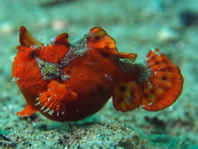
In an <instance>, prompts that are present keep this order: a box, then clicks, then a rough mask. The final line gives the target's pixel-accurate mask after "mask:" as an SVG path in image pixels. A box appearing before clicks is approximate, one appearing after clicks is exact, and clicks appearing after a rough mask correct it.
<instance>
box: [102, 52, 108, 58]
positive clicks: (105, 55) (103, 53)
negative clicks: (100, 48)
mask: <svg viewBox="0 0 198 149" xmlns="http://www.w3.org/2000/svg"><path fill="white" fill-rule="evenodd" d="M101 55H102V57H104V58H107V57H108V56H109V54H108V53H106V52H101Z"/></svg>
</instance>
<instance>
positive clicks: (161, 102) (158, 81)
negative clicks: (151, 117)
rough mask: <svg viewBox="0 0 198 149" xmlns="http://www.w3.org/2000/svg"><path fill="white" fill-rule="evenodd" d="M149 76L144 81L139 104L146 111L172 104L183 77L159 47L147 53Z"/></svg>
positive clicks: (178, 92) (179, 90)
mask: <svg viewBox="0 0 198 149" xmlns="http://www.w3.org/2000/svg"><path fill="white" fill-rule="evenodd" d="M147 58H148V60H147V68H148V70H149V71H150V75H149V78H148V79H147V80H146V81H145V82H144V87H143V92H144V96H143V98H142V101H141V105H142V106H143V108H144V109H146V110H148V111H158V110H161V109H164V108H166V107H168V106H170V105H171V104H173V103H174V102H175V101H176V99H177V98H178V96H179V95H180V93H181V91H182V84H183V77H182V75H181V73H180V70H179V68H178V67H177V66H176V65H174V64H173V63H172V62H171V60H170V59H169V58H168V57H167V56H166V55H165V54H163V53H159V49H155V51H150V52H149V54H148V55H147Z"/></svg>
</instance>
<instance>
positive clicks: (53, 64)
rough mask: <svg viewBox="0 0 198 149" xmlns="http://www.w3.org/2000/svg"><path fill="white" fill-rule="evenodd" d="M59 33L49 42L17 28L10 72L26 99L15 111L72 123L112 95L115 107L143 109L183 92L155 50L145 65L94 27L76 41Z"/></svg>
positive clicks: (178, 76) (158, 106) (157, 107)
mask: <svg viewBox="0 0 198 149" xmlns="http://www.w3.org/2000/svg"><path fill="white" fill-rule="evenodd" d="M68 37H69V35H68V34H67V33H62V34H60V35H58V36H57V37H56V38H55V39H53V41H51V42H50V44H47V45H45V44H43V43H41V42H39V41H38V40H36V39H35V38H34V37H33V36H32V35H31V34H30V32H29V31H28V30H27V29H26V28H25V27H24V26H22V27H21V28H20V34H19V42H20V45H19V46H17V50H18V52H17V55H16V56H15V58H14V62H13V67H12V76H13V78H14V79H15V81H16V84H17V85H18V87H19V89H20V91H21V93H22V94H23V96H24V98H25V100H26V107H25V108H24V109H23V110H22V111H20V112H17V115H19V116H20V117H29V116H31V115H32V114H34V113H36V112H40V113H42V114H43V115H44V116H45V117H47V118H49V119H51V120H55V121H76V120H81V119H83V118H85V117H87V116H90V115H92V114H94V113H96V112H97V111H98V110H100V109H101V108H102V107H103V106H104V105H105V103H106V102H107V101H108V99H110V98H111V97H112V100H113V106H114V107H115V109H116V110H119V111H123V112H126V111H132V110H134V109H135V108H137V107H142V108H144V109H146V110H148V111H159V110H162V109H164V108H166V107H168V106H170V105H171V104H173V103H174V102H175V101H176V99H177V98H178V96H179V95H180V93H181V91H182V85H183V77H182V74H181V73H180V70H179V68H178V67H177V66H176V65H174V64H173V63H172V62H171V60H170V59H169V58H168V57H167V56H166V55H165V54H163V53H161V52H160V50H159V49H153V50H151V51H150V52H149V53H148V55H147V58H146V61H145V64H144V65H141V64H135V63H134V61H135V59H136V56H137V55H136V54H133V53H122V52H118V49H117V48H116V42H115V40H114V39H113V38H112V37H111V36H109V35H108V34H107V33H106V32H105V31H104V30H103V29H102V28H99V27H94V28H92V29H91V30H90V31H89V32H88V33H87V34H85V35H84V36H83V37H82V38H81V39H79V40H78V41H76V42H75V43H72V44H71V43H70V42H69V41H68Z"/></svg>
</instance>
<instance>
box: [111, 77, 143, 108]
mask: <svg viewBox="0 0 198 149" xmlns="http://www.w3.org/2000/svg"><path fill="white" fill-rule="evenodd" d="M112 95H113V105H114V107H115V109H117V110H119V111H122V112H126V111H132V110H134V109H135V108H137V107H138V106H139V105H140V102H141V98H142V88H141V86H140V85H139V84H138V83H137V82H133V81H129V82H124V83H120V84H118V85H116V86H115V87H114V88H113V90H112Z"/></svg>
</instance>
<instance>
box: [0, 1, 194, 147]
mask: <svg viewBox="0 0 198 149" xmlns="http://www.w3.org/2000/svg"><path fill="white" fill-rule="evenodd" d="M197 8H198V3H197V0H189V1H186V0H174V1H172V0H158V1H157V0H34V1H30V0H29V1H27V0H1V1H0V39H1V40H0V91H1V92H0V107H1V108H0V148H17V149H23V148H28V149H34V148H35V149H44V148H46V149H56V148H57V149H64V148H65V149H67V148H72V149H73V148H74V149H77V148H78V149H81V148H82V149H89V148H90V149H92V148H93V149H97V148H98V149H102V148H104V149H106V148H108V149H111V148H112V149H115V148H116V149H122V148H123V149H132V148H134V149H158V148H160V149H197V148H198V120H197V117H198V102H197V101H196V100H197V96H196V93H197V91H198V77H197V76H198V75H197V74H198V68H197V62H198V61H197V60H198V56H197V52H198V49H197V47H198V38H197V33H198V10H197ZM22 25H23V26H26V27H27V28H28V29H29V30H30V31H31V32H32V34H34V35H35V36H36V37H37V38H38V39H39V40H41V41H42V42H44V43H47V42H48V41H50V40H51V39H52V38H53V37H55V36H56V35H58V34H60V33H62V32H67V33H69V34H70V41H72V40H73V41H74V40H76V39H79V38H80V37H82V36H83V34H85V33H87V32H88V31H89V29H91V28H92V27H95V26H98V27H102V28H104V29H105V30H106V31H107V32H108V33H109V34H110V35H111V36H112V37H114V39H115V40H116V41H117V47H118V49H119V51H122V52H132V53H137V54H138V58H137V62H143V61H144V60H145V57H146V54H147V53H148V51H149V50H150V49H151V48H156V47H158V48H160V49H161V51H163V52H164V53H166V54H167V55H168V56H169V57H170V59H171V60H172V61H173V62H174V63H175V64H176V65H177V66H179V67H180V69H181V72H182V74H183V77H184V86H183V92H182V94H181V95H180V97H179V98H178V100H177V101H176V102H175V103H174V104H173V105H172V106H170V107H169V108H167V109H165V110H162V111H159V112H148V111H145V110H143V109H141V108H138V109H135V110H134V111H132V112H127V113H122V112H118V111H116V110H115V109H114V107H113V104H112V100H111V99H110V100H109V102H108V103H107V104H106V105H105V107H104V108H103V109H101V110H100V111H99V112H98V113H96V114H94V115H93V116H91V117H88V118H87V119H85V120H82V121H78V122H72V123H71V122H65V123H58V122H53V121H51V120H48V119H46V118H44V117H43V116H42V115H41V114H39V113H37V114H35V115H33V116H32V117H31V118H28V119H22V118H19V117H18V116H17V115H16V112H18V111H20V110H22V109H23V107H24V106H25V100H24V98H23V96H22V94H21V93H20V91H19V89H18V87H17V85H16V84H15V82H14V80H13V79H12V77H11V69H12V61H13V58H14V56H15V55H16V52H17V50H16V48H15V47H16V46H17V45H19V42H18V33H19V27H20V26H22Z"/></svg>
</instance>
